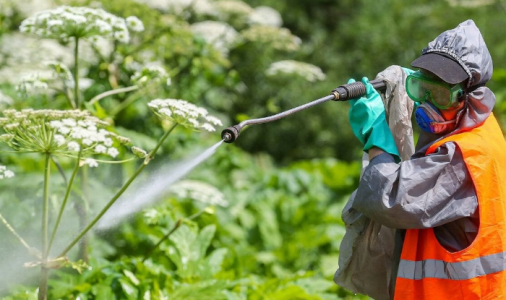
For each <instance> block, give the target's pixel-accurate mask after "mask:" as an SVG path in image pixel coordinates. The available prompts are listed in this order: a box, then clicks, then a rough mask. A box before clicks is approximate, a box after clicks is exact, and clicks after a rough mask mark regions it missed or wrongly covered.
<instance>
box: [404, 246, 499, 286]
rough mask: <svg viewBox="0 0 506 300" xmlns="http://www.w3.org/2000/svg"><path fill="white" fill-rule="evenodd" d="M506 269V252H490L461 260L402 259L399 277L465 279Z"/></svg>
mask: <svg viewBox="0 0 506 300" xmlns="http://www.w3.org/2000/svg"><path fill="white" fill-rule="evenodd" d="M504 270H506V252H501V253H496V254H490V255H486V256H482V257H478V258H475V259H471V260H466V261H460V262H446V261H443V260H437V259H426V260H422V261H411V260H404V259H402V260H401V261H400V263H399V271H398V273H397V277H400V278H406V279H413V280H420V279H423V278H438V279H451V280H463V279H471V278H474V277H478V276H483V275H487V274H492V273H496V272H500V271H504Z"/></svg>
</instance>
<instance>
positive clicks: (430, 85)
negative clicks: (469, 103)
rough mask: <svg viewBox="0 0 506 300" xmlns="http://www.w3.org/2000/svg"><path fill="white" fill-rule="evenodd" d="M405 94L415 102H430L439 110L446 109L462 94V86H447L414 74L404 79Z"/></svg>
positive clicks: (417, 73) (442, 82)
mask: <svg viewBox="0 0 506 300" xmlns="http://www.w3.org/2000/svg"><path fill="white" fill-rule="evenodd" d="M406 92H407V93H408V96H409V98H411V99H412V100H413V101H416V102H425V101H430V102H431V103H432V104H434V106H436V107H437V108H439V109H447V108H449V107H451V106H452V105H453V104H454V103H456V102H457V101H458V98H459V97H460V96H461V95H462V94H463V93H464V89H463V87H462V84H456V85H455V84H449V83H446V82H444V81H441V80H436V79H432V78H430V77H428V76H426V75H424V74H422V73H420V72H415V73H413V74H411V75H409V76H408V78H407V79H406Z"/></svg>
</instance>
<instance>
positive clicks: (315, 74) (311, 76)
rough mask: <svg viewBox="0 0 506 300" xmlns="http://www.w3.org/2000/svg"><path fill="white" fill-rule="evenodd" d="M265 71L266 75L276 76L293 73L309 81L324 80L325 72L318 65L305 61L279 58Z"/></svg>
mask: <svg viewBox="0 0 506 300" xmlns="http://www.w3.org/2000/svg"><path fill="white" fill-rule="evenodd" d="M265 73H266V74H267V75H268V76H277V75H280V74H294V75H297V76H301V77H302V78H304V79H306V80H307V81H309V82H315V81H318V80H324V79H325V74H324V73H323V72H322V69H320V68H319V67H317V66H315V65H312V64H308V63H305V62H300V61H295V60H281V61H278V62H275V63H272V64H271V65H270V66H269V68H268V69H267V71H265Z"/></svg>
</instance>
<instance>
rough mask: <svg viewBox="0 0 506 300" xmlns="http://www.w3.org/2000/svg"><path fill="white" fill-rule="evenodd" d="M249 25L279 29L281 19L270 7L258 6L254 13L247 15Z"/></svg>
mask: <svg viewBox="0 0 506 300" xmlns="http://www.w3.org/2000/svg"><path fill="white" fill-rule="evenodd" d="M249 23H250V24H258V25H267V26H272V27H281V25H283V19H282V18H281V14H280V13H279V12H278V11H277V10H275V9H274V8H272V7H269V6H258V7H255V11H254V12H253V13H252V14H250V15H249Z"/></svg>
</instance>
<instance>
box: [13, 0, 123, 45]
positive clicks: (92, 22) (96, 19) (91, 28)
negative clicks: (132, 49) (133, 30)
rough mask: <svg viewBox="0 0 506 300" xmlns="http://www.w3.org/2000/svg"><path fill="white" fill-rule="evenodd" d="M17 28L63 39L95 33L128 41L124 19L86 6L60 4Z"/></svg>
mask: <svg viewBox="0 0 506 300" xmlns="http://www.w3.org/2000/svg"><path fill="white" fill-rule="evenodd" d="M20 31H21V32H26V33H32V34H35V35H38V36H40V37H44V38H51V39H58V40H63V41H67V40H69V38H71V37H75V38H93V37H95V36H102V37H109V38H113V39H115V40H117V41H119V42H122V43H128V41H129V39H130V34H129V32H128V28H127V22H126V20H125V19H123V18H120V17H117V16H115V15H113V14H110V13H108V12H106V11H104V10H102V9H93V8H88V7H70V6H60V7H58V8H55V9H50V10H45V11H41V12H38V13H35V14H34V15H32V16H31V17H29V18H27V19H25V20H24V21H23V22H22V23H21V26H20Z"/></svg>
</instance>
